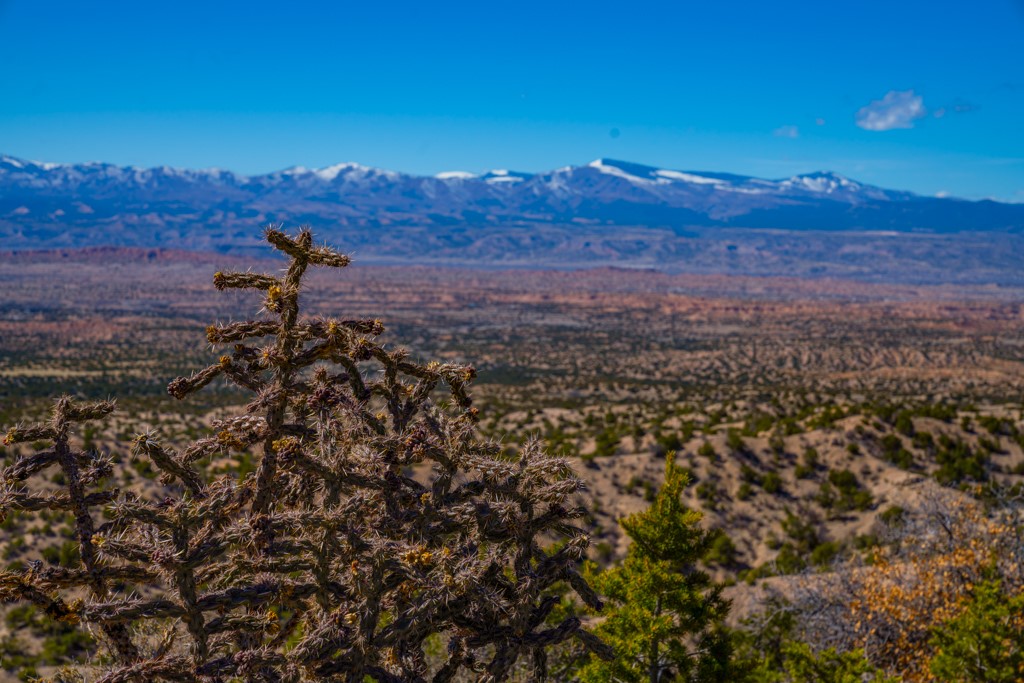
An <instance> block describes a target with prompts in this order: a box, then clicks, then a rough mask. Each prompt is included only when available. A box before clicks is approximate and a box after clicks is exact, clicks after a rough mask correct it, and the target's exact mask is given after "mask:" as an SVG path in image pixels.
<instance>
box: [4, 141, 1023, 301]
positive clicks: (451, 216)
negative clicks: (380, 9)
mask: <svg viewBox="0 0 1024 683" xmlns="http://www.w3.org/2000/svg"><path fill="white" fill-rule="evenodd" d="M268 223H283V224H285V225H290V226H293V225H297V224H309V225H312V226H313V227H314V228H315V229H316V231H317V233H318V234H319V235H320V236H321V238H323V239H326V240H329V241H331V242H334V243H337V244H340V245H342V246H347V247H348V248H350V249H354V250H355V251H356V252H357V254H362V255H363V256H364V257H365V258H367V259H369V260H371V261H382V260H384V261H417V262H420V261H422V262H438V261H440V262H459V263H475V264H485V265H494V264H497V265H515V266H522V265H536V266H577V265H585V264H593V263H598V262H600V263H613V264H620V265H626V266H649V267H658V268H665V269H669V270H696V271H709V272H710V271H717V272H728V271H733V270H742V271H743V272H751V273H755V274H760V273H764V274H777V273H790V274H791V273H792V272H793V269H794V268H796V271H797V272H798V273H810V274H826V275H840V276H841V275H853V276H860V277H875V276H880V275H881V273H882V272H883V271H885V272H888V271H890V270H892V269H893V268H894V267H895V268H896V270H897V271H900V270H903V269H905V265H906V264H905V263H904V262H905V261H907V259H908V258H909V259H911V260H913V261H914V263H916V264H917V265H916V266H915V267H914V268H913V269H912V270H914V272H915V273H918V275H919V276H920V277H922V278H923V279H929V278H931V279H934V277H933V276H939V277H940V279H942V277H946V278H953V279H955V278H956V277H960V276H965V275H964V274H965V273H971V274H970V275H966V276H967V277H969V278H970V279H977V276H978V275H979V272H977V271H978V268H979V267H980V268H981V269H982V270H988V271H991V270H992V269H996V270H1001V269H1003V268H1004V266H1003V265H1002V261H1001V259H1005V257H1006V253H1005V252H1006V249H1007V248H1010V249H1011V252H1010V253H1011V254H1014V253H1015V254H1021V253H1022V251H1021V245H1022V244H1024V204H1004V203H999V202H994V201H987V200H986V201H967V200H962V199H954V198H946V197H943V198H938V197H925V196H920V195H916V194H913V193H910V192H904V191H896V190H888V189H883V188H880V187H875V186H871V185H867V184H864V183H860V182H857V181H855V180H851V179H849V178H845V177H843V176H841V175H838V174H835V173H830V172H817V173H809V174H803V175H796V176H793V177H790V178H784V179H776V180H766V179H761V178H753V177H749V176H741V175H734V174H727V173H709V172H703V171H678V170H671V169H663V168H656V167H652V166H644V165H641V164H636V163H630V162H624V161H617V160H612V159H598V160H596V161H593V162H591V163H589V164H586V165H582V166H566V167H564V168H559V169H556V170H553V171H548V172H543V173H520V172H515V171H506V170H493V171H489V172H487V173H482V174H471V173H463V172H449V173H440V174H438V175H436V176H416V175H409V174H404V173H397V172H394V171H386V170H380V169H376V168H370V167H367V166H361V165H359V164H354V163H343V164H337V165H333V166H328V167H325V168H319V169H306V168H303V167H294V168H290V169H287V170H283V171H277V172H274V173H268V174H264V175H253V176H244V175H239V174H236V173H232V172H230V171H224V170H218V169H210V170H182V169H175V168H169V167H158V168H150V169H142V168H137V167H123V166H116V165H112V164H106V163H85V164H52V163H40V162H33V161H27V160H23V159H18V158H15V157H11V156H0V239H2V240H3V244H4V246H5V248H7V249H11V250H19V249H36V248H73V247H85V246H97V245H112V246H141V247H167V246H173V247H176V248H186V249H199V250H218V251H237V250H243V249H246V248H248V247H250V246H253V245H255V244H256V243H257V234H258V231H257V228H258V227H259V226H262V225H265V224H268ZM880 244H881V245H883V247H882V248H881V251H879V245H880ZM951 249H952V251H953V253H949V252H950V250H951ZM958 251H959V252H965V256H966V257H967V258H966V261H964V259H960V260H959V261H957V262H958V263H959V264H960V266H962V267H957V264H956V263H953V264H952V265H953V271H954V272H953V273H951V274H950V273H947V274H946V275H945V276H943V275H942V273H943V272H944V271H948V270H949V268H950V265H951V264H950V263H947V262H948V261H950V258H951V257H955V256H956V253H955V252H958ZM987 251H994V253H992V254H990V256H991V257H992V258H991V259H990V260H989V262H987V263H986V259H987V256H988V254H987V253H982V252H987ZM816 252H820V253H818V254H817V255H816ZM933 252H934V253H933ZM844 253H845V254H846V256H845V257H844V256H843V254H844ZM872 259H874V261H877V263H875V265H872ZM954 261H956V259H954ZM896 262H900V263H904V265H903V266H900V265H898V264H897V263H896ZM1007 265H1008V264H1007ZM936 269H937V270H936ZM926 271H933V272H932V273H931V275H928V274H927V272H926ZM897 274H898V273H897ZM904 275H905V273H904ZM984 277H990V275H989V276H984ZM984 277H983V278H982V279H984ZM994 279H995V280H998V281H1002V280H1004V279H1005V278H1004V277H1003V276H999V277H994Z"/></svg>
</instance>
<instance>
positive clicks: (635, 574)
mask: <svg viewBox="0 0 1024 683" xmlns="http://www.w3.org/2000/svg"><path fill="white" fill-rule="evenodd" d="M689 483H690V482H689V477H688V475H687V474H686V473H685V472H684V471H682V470H679V469H677V468H676V465H675V459H674V455H673V454H669V456H668V458H667V460H666V465H665V485H664V487H663V488H662V489H661V491H660V492H659V493H658V495H657V497H656V498H655V500H654V502H653V503H652V505H651V507H650V508H648V509H647V510H645V511H643V512H640V513H637V514H634V515H630V516H629V517H627V518H625V519H623V520H622V521H621V525H622V528H623V530H625V532H626V534H627V535H628V536H629V537H630V538H631V539H632V541H633V543H632V545H631V546H630V549H629V552H628V554H627V555H626V558H625V560H624V561H623V562H622V564H620V565H618V566H616V567H614V568H611V569H608V570H605V571H598V570H597V569H596V568H595V567H593V566H591V567H590V568H589V569H588V577H587V578H588V580H589V581H591V582H592V584H593V585H594V586H595V588H597V590H598V591H599V592H600V593H601V594H603V595H604V596H606V598H607V600H608V603H607V606H606V607H605V609H604V611H603V612H602V613H601V614H602V617H601V620H600V622H599V625H598V626H597V627H596V629H595V631H596V632H597V633H599V634H600V636H601V637H602V638H603V639H604V640H605V642H607V643H608V644H610V645H611V646H612V647H614V648H615V652H616V658H615V660H614V661H600V660H598V659H597V658H596V657H591V658H590V659H588V660H587V661H586V662H585V663H584V665H583V667H582V668H581V670H580V672H579V678H580V680H581V681H583V683H605V682H610V681H650V682H651V683H664V682H666V681H693V682H697V681H700V682H704V681H724V680H727V679H728V678H729V677H730V655H731V647H730V642H729V638H728V635H727V634H726V632H725V630H724V629H723V628H722V626H721V622H722V619H723V618H724V617H725V615H726V613H727V612H728V611H729V603H728V602H727V601H726V600H725V599H723V598H722V596H721V586H719V585H717V584H716V583H714V582H713V581H712V580H711V577H709V576H708V575H707V574H706V573H705V572H703V571H700V570H699V569H698V568H697V562H698V561H699V560H700V558H702V557H703V556H704V555H705V553H706V552H707V550H708V548H709V547H710V546H711V544H712V543H713V542H714V540H715V538H716V536H717V535H716V534H712V533H710V532H708V531H705V530H703V529H701V527H700V520H701V517H702V515H701V513H700V512H698V511H695V510H690V509H688V508H687V507H686V506H684V505H683V503H682V501H681V500H680V494H681V493H682V492H683V489H685V488H686V487H687V486H688V485H689Z"/></svg>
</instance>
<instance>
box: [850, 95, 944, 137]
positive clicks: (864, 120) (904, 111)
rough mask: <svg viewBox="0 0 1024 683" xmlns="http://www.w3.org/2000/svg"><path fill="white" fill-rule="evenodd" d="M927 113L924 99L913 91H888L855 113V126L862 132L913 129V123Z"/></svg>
mask: <svg viewBox="0 0 1024 683" xmlns="http://www.w3.org/2000/svg"><path fill="white" fill-rule="evenodd" d="M927 113H928V111H927V110H926V109H925V107H924V99H922V98H921V96H920V95H915V94H914V91H913V90H890V91H889V92H887V93H886V94H885V97H883V98H882V99H880V100H873V101H872V102H871V103H870V104H868V105H866V106H863V107H861V108H860V110H859V111H858V112H857V117H856V121H857V125H858V126H859V127H861V128H863V129H864V130H874V131H883V130H894V129H897V128H913V127H914V121H916V120H917V119H920V118H922V117H923V116H925V115H926V114H927Z"/></svg>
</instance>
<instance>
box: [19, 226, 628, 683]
mask: <svg viewBox="0 0 1024 683" xmlns="http://www.w3.org/2000/svg"><path fill="white" fill-rule="evenodd" d="M266 237H267V240H268V242H270V244H271V245H273V246H274V247H275V248H276V249H278V250H279V251H281V252H284V254H286V255H287V256H288V257H289V259H290V263H289V266H288V269H287V271H286V272H285V274H284V275H283V277H272V276H269V275H258V274H253V273H217V274H216V275H215V276H214V284H215V286H216V287H217V288H218V289H226V288H242V289H252V290H257V291H258V292H260V293H261V294H262V297H263V308H264V310H265V312H266V315H264V316H263V317H262V318H261V319H259V320H253V321H247V322H238V323H233V324H229V325H225V326H211V327H210V328H208V329H207V338H208V340H209V341H210V342H211V343H212V344H214V345H222V346H226V345H231V346H230V350H229V351H228V352H226V353H225V354H224V355H222V356H221V357H220V358H219V360H218V362H217V363H215V364H214V365H211V366H210V367H208V368H206V369H204V370H202V371H200V372H197V373H195V374H194V375H192V376H191V377H188V378H179V379H176V380H174V381H173V382H172V383H171V384H170V386H169V387H168V391H169V392H170V393H171V394H172V395H173V396H175V397H176V398H179V399H183V398H185V397H187V396H188V395H189V394H190V393H192V392H195V391H197V390H199V389H201V388H202V387H204V386H205V385H207V384H209V383H210V382H211V381H213V380H214V379H215V378H217V377H220V376H222V377H224V378H226V379H227V380H228V381H230V382H233V383H234V384H236V385H238V386H239V387H242V388H243V389H245V390H247V391H249V392H251V393H252V394H253V399H252V401H251V402H250V403H249V404H248V405H247V406H246V407H245V410H244V413H243V414H241V415H239V416H237V417H234V418H231V419H228V420H225V421H223V422H221V423H219V424H217V425H216V433H215V434H214V435H213V436H210V437H207V438H204V439H200V440H198V441H196V442H194V443H192V444H190V445H188V446H186V447H185V448H183V449H181V450H180V451H177V452H175V451H173V450H171V449H170V448H167V447H165V446H163V445H161V444H159V443H157V442H156V441H154V440H153V439H152V438H150V437H148V436H140V437H138V438H136V440H135V443H134V446H133V454H134V455H135V456H136V457H140V458H148V459H149V460H151V461H152V463H153V464H154V465H155V466H156V467H157V468H158V469H159V470H160V472H161V474H162V478H163V481H164V483H165V484H166V485H167V486H168V487H170V490H171V491H173V492H174V494H172V495H169V496H166V497H165V498H163V499H162V500H153V501H151V500H143V499H140V498H138V497H136V496H132V495H128V494H116V493H115V492H113V491H104V492H101V493H97V494H91V495H88V496H87V495H85V494H84V493H82V487H83V485H85V484H86V483H89V482H92V481H95V479H96V475H94V476H91V477H89V476H79V477H73V476H71V472H73V471H77V470H75V468H76V467H78V465H76V464H75V463H77V462H78V461H77V460H75V457H76V456H73V455H68V454H67V453H68V451H67V445H66V436H65V433H66V424H67V422H68V421H69V420H75V419H83V418H86V417H94V416H99V415H100V414H101V413H102V412H103V410H106V407H105V406H106V404H102V407H90V408H88V409H84V408H83V409H77V408H74V407H73V406H74V404H72V403H70V402H67V401H65V402H64V403H58V409H57V413H56V415H55V418H54V421H53V423H52V425H51V426H48V427H42V428H33V429H35V431H33V430H32V429H29V430H21V431H18V430H15V431H13V432H12V434H13V435H14V437H13V438H14V439H16V440H24V439H26V438H28V439H37V438H41V437H44V436H45V437H47V438H52V439H54V440H55V444H56V446H55V449H54V455H52V456H46V454H37V455H35V456H30V457H29V458H23V459H22V460H21V461H19V463H17V464H16V465H15V466H14V467H13V468H9V471H8V473H7V480H8V482H12V481H18V482H20V481H24V479H25V478H26V477H27V476H28V474H24V473H29V474H30V473H31V472H34V471H37V470H38V468H39V467H41V466H45V464H49V463H50V462H58V461H59V462H60V463H61V466H62V467H64V468H65V471H66V472H67V473H68V477H67V479H68V482H69V484H68V485H69V494H68V495H67V498H68V500H67V501H66V502H65V500H64V498H60V499H59V500H57V498H58V496H54V497H51V499H48V500H42V499H37V498H34V497H32V496H31V495H29V494H27V493H22V492H20V490H19V489H17V488H16V486H15V485H13V484H11V483H8V490H7V492H6V495H5V497H4V499H3V503H4V504H6V505H7V506H8V507H20V508H22V509H38V508H39V507H43V506H50V507H54V506H56V507H61V506H63V507H68V506H72V508H71V509H74V510H75V514H76V519H78V521H79V538H80V541H81V543H82V548H83V552H82V557H83V564H84V565H85V569H84V570H83V571H82V572H80V574H81V575H77V574H76V575H74V576H71V575H68V576H64V575H63V574H62V575H61V576H53V577H46V581H48V582H49V583H42V584H41V583H39V579H38V577H37V576H33V575H20V574H15V573H8V574H5V575H4V578H3V582H4V583H3V587H4V593H3V597H4V598H6V599H8V600H10V599H15V598H17V599H30V600H33V601H35V602H36V603H37V604H40V605H42V606H43V607H44V608H45V609H46V611H47V613H49V614H51V615H53V616H55V617H57V618H65V619H75V620H81V621H82V622H83V623H86V624H90V625H96V626H98V627H99V628H100V629H101V630H102V632H103V634H105V635H106V636H107V638H106V639H107V640H108V641H109V642H110V643H111V644H112V651H113V653H114V660H115V664H114V665H113V666H110V667H107V670H106V671H105V672H104V674H103V677H102V678H101V679H100V680H102V681H104V682H105V683H115V682H117V683H121V682H128V681H140V682H142V681H154V680H168V681H193V680H206V681H228V680H237V679H242V680H246V681H289V682H292V681H293V682H299V681H362V680H366V679H367V678H369V679H373V680H380V681H422V680H427V679H431V678H432V680H434V681H450V680H452V679H453V678H454V677H455V676H456V675H459V674H460V672H464V673H465V672H468V673H469V675H471V676H474V677H476V678H477V679H478V680H481V681H500V680H503V679H506V678H507V677H508V676H509V674H510V672H511V670H512V667H513V666H514V665H515V664H516V662H517V661H518V660H519V659H520V658H521V657H523V658H526V659H528V660H529V661H531V662H532V665H533V671H534V677H535V678H536V679H538V680H540V679H543V678H544V677H545V651H546V649H547V648H549V647H550V646H552V645H554V644H557V643H559V642H561V641H564V640H566V639H567V638H571V637H575V638H577V639H579V640H580V641H581V642H582V643H583V644H584V645H585V646H586V647H588V648H589V649H591V650H592V651H594V652H595V653H596V654H598V655H599V656H603V657H610V656H611V653H610V651H609V649H608V648H607V647H606V646H605V645H604V644H603V643H601V642H600V641H599V640H598V639H597V638H596V637H594V636H592V635H590V634H589V633H587V632H586V631H584V630H582V629H581V626H580V622H579V620H577V619H575V618H568V619H565V620H564V621H562V622H561V623H558V624H555V625H549V624H547V623H546V622H547V619H548V617H549V615H550V613H551V610H552V608H553V606H554V605H555V604H556V603H557V601H558V597H557V595H556V594H555V590H554V589H555V588H556V584H559V583H561V582H565V583H567V584H568V585H570V586H571V587H572V588H573V589H574V590H575V592H576V593H577V594H578V596H579V598H580V599H581V600H582V601H583V602H584V603H586V604H587V605H589V606H591V607H593V608H599V607H600V601H599V599H598V597H597V595H596V594H595V593H594V592H593V591H592V590H591V589H590V587H589V586H588V585H587V584H586V582H585V581H584V580H583V579H582V578H581V577H580V575H579V574H578V573H577V571H576V568H575V564H576V560H578V559H579V558H580V557H582V555H583V552H584V551H585V549H586V546H587V543H588V538H587V535H586V534H585V532H584V531H583V530H582V529H580V528H578V527H576V526H573V525H572V523H571V521H572V520H573V519H575V518H579V517H581V516H583V515H584V514H585V512H584V510H583V509H580V508H574V507H572V504H571V499H572V497H573V495H574V494H575V493H576V492H577V491H579V490H580V489H581V482H580V480H579V479H578V478H577V477H576V476H575V475H574V473H573V471H572V469H571V467H570V466H569V464H568V463H567V462H566V461H565V460H563V459H561V458H555V457H552V456H549V455H547V454H546V453H544V452H543V451H541V450H540V449H539V448H538V446H537V445H536V444H529V445H527V446H526V447H525V448H524V449H523V450H522V452H521V454H520V455H519V456H518V457H517V458H514V459H510V458H507V457H503V456H502V454H501V452H500V449H499V448H498V447H497V446H496V445H495V444H493V443H488V442H484V441H481V440H480V439H479V438H478V437H477V436H476V432H475V428H474V425H475V421H476V409H475V408H473V407H472V401H471V398H470V396H469V394H468V392H467V387H468V385H469V383H470V382H471V381H472V379H473V377H474V371H473V369H472V368H470V367H464V366H460V365H455V364H440V363H429V364H426V365H422V364H419V363H416V362H413V361H412V360H410V359H409V358H408V355H407V354H406V353H405V352H404V351H401V350H389V349H387V348H386V347H385V346H384V345H383V344H381V343H380V342H379V341H377V338H378V337H379V335H380V334H381V333H382V332H383V327H382V325H381V323H380V322H379V321H375V320H373V321H370V320H309V319H303V318H301V317H300V315H299V294H300V290H301V285H302V279H303V275H304V274H305V272H306V270H307V268H308V267H309V266H324V267H334V268H339V267H343V266H346V265H347V264H348V262H349V259H348V258H347V257H345V256H343V255H341V254H338V253H336V252H335V251H333V250H331V249H329V248H326V247H317V246H314V245H313V240H312V235H311V233H310V232H309V231H307V230H303V231H301V232H300V233H299V234H298V235H297V236H296V237H289V236H287V235H285V234H284V233H283V232H280V231H277V230H274V229H270V230H268V231H267V233H266ZM442 388H443V389H444V396H445V398H443V399H441V400H437V401H436V402H435V398H436V397H437V395H438V394H439V393H441V390H442ZM61 406H64V407H61ZM76 410H77V412H76ZM48 430H49V431H48ZM60 439H64V441H60ZM61 444H63V445H61ZM233 452H254V453H256V454H258V456H259V457H258V466H257V468H256V470H255V471H254V472H252V473H251V474H249V475H247V476H246V477H245V478H244V479H243V480H242V481H241V482H235V481H234V479H232V478H230V477H227V476H225V477H221V478H218V479H212V480H207V478H206V477H205V476H204V475H203V474H202V472H203V468H202V467H199V466H198V463H200V462H202V461H207V460H210V459H216V458H221V457H225V456H227V455H229V454H231V453H233ZM47 457H50V458H52V459H51V460H46V458H47ZM33 458H35V459H39V461H40V463H42V461H43V460H45V463H43V464H37V463H36V461H35V460H33ZM90 471H91V470H90ZM76 491H77V493H76ZM60 495H63V494H60ZM115 496H116V500H115ZM106 503H109V508H108V515H109V516H110V518H111V521H110V522H108V523H106V524H105V525H104V526H103V528H101V529H100V533H99V534H97V533H96V532H95V531H93V529H92V524H91V517H90V515H89V511H88V509H87V508H88V505H96V504H106ZM555 540H561V543H560V544H559V545H558V546H557V549H552V547H553V546H552V541H555ZM95 549H98V552H97V551H96V550H95ZM87 555H88V559H86V558H87ZM30 574H31V570H30ZM51 574H53V572H51ZM65 574H67V572H65ZM114 576H116V577H117V578H118V579H119V580H121V581H128V582H130V583H132V584H135V585H137V586H138V591H136V593H134V594H133V595H132V596H125V595H123V594H121V595H118V596H114V595H112V594H111V593H110V591H108V590H107V588H106V586H107V582H108V581H110V580H111V579H112V578H113V577H114ZM66 586H67V587H78V588H79V592H80V593H83V591H82V590H81V589H84V588H88V591H87V594H84V593H83V594H82V595H81V600H80V601H78V602H68V601H66V600H65V601H61V600H59V599H54V598H52V597H51V596H50V594H51V593H52V592H53V591H55V590H57V589H59V588H64V587H66ZM143 623H145V624H146V625H147V626H148V627H153V626H155V627H156V631H157V632H159V633H162V636H161V637H159V638H153V637H145V636H144V635H143V629H140V628H138V627H139V625H141V624H143ZM153 631H154V629H153V628H148V629H147V632H153ZM438 638H440V639H441V641H442V642H446V643H447V655H446V657H445V658H444V659H443V661H440V662H437V661H434V662H432V661H431V660H428V657H427V654H426V652H425V649H426V646H427V645H428V641H429V640H431V639H433V640H436V639H438Z"/></svg>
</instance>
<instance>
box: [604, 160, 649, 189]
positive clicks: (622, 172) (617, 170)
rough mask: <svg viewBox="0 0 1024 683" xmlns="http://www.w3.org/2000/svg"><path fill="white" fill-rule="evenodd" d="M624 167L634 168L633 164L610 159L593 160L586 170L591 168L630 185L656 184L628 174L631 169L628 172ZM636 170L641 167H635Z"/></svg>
mask: <svg viewBox="0 0 1024 683" xmlns="http://www.w3.org/2000/svg"><path fill="white" fill-rule="evenodd" d="M624 166H625V167H630V166H634V164H624V163H622V162H616V161H614V160H612V159H594V160H593V161H591V162H590V163H589V164H587V167H588V168H593V169H595V170H597V171H599V172H601V173H603V174H605V175H612V176H616V177H618V178H622V179H624V180H628V181H629V182H631V183H636V184H642V185H650V184H652V183H654V182H656V181H654V180H651V179H650V178H643V177H641V176H638V175H636V174H635V173H630V172H629V171H630V170H633V169H632V168H630V169H629V170H627V169H626V168H623V167H624ZM636 168H638V169H639V168H642V167H640V166H637V167H636Z"/></svg>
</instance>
